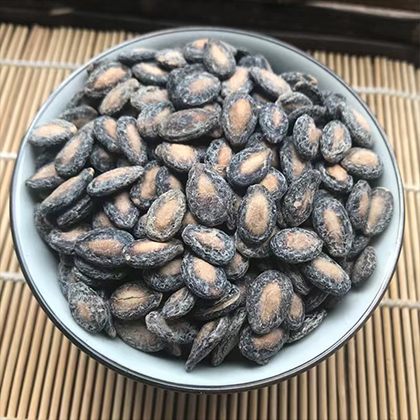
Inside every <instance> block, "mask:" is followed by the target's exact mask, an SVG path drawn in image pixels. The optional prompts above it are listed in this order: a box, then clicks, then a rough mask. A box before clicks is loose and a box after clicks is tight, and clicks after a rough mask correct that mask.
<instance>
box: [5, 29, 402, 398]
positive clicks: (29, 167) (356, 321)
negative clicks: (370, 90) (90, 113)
mask: <svg viewBox="0 0 420 420" xmlns="http://www.w3.org/2000/svg"><path fill="white" fill-rule="evenodd" d="M203 37H217V38H219V39H222V40H225V41H227V42H229V43H231V44H233V45H235V46H237V47H240V46H241V47H245V48H246V49H248V50H249V51H251V52H255V53H256V52H258V53H261V54H263V55H264V56H266V57H267V58H268V60H269V61H270V63H271V64H272V66H273V69H274V71H275V72H278V73H280V72H284V71H290V70H299V71H303V72H307V73H310V74H312V75H314V76H315V77H316V78H317V79H318V81H319V85H320V88H321V89H323V90H331V91H334V92H338V93H341V94H343V95H345V96H346V97H347V100H348V102H349V103H350V105H352V106H353V107H355V108H356V109H357V110H358V111H360V112H361V113H362V114H363V115H364V116H365V117H367V119H368V120H369V122H370V125H371V127H372V132H373V136H374V137H375V139H376V145H375V148H374V150H375V151H376V152H377V153H378V154H379V155H380V156H381V158H382V159H383V162H384V165H385V168H386V171H385V173H384V174H383V176H382V177H381V178H380V179H379V181H378V185H382V186H385V187H386V188H388V189H389V190H391V192H392V193H393V195H394V199H395V213H394V216H393V218H392V221H391V224H390V226H389V227H388V229H387V230H386V231H385V232H384V233H383V235H382V236H381V237H380V238H378V239H377V240H375V241H374V246H375V249H376V251H377V254H378V260H379V264H378V266H377V268H376V270H375V272H374V274H373V276H372V278H371V279H370V280H369V282H368V283H367V284H366V285H365V286H364V287H363V288H361V289H360V290H352V291H351V292H350V293H349V294H348V295H347V296H346V297H345V298H344V299H343V301H342V302H341V304H340V305H339V306H338V308H336V309H335V310H333V311H331V312H330V314H329V315H328V317H327V318H326V319H325V321H324V322H323V323H322V324H321V326H320V327H319V328H318V329H317V330H315V331H314V332H313V333H311V334H310V335H308V336H307V337H306V338H304V339H303V340H301V341H299V342H297V343H295V344H294V345H292V346H285V347H284V348H283V349H282V351H281V352H280V353H279V354H278V355H277V356H276V357H275V358H274V359H273V360H272V362H271V363H269V364H268V365H267V366H257V365H254V364H253V363H250V362H245V361H234V360H227V361H226V362H225V363H224V364H223V365H222V366H220V367H218V368H213V367H211V366H210V365H209V364H206V363H204V364H200V365H199V366H198V367H197V368H196V369H195V370H194V371H193V372H191V373H186V372H185V370H184V363H183V361H182V360H176V359H172V358H167V357H162V356H161V355H160V354H159V355H154V354H147V353H142V352H140V351H137V350H135V349H133V348H131V347H129V346H128V345H126V344H124V343H123V342H122V341H121V340H119V339H115V340H111V339H109V338H107V337H106V336H105V335H102V334H99V335H92V334H89V333H87V332H86V331H84V330H83V329H81V328H80V327H79V326H78V325H77V324H76V323H75V322H74V321H73V319H72V317H71V315H70V312H69V310H68V306H67V302H66V300H65V299H64V297H63V296H62V294H61V292H60V289H59V286H58V282H57V260H56V257H55V256H54V255H53V253H52V252H51V251H50V250H49V249H48V247H47V246H46V245H45V244H44V243H43V241H42V240H41V239H40V237H39V236H38V234H37V232H36V229H35V226H34V223H33V206H34V200H33V198H32V196H31V195H30V193H29V191H28V189H27V188H26V187H25V184H24V181H25V180H26V179H27V178H28V177H29V176H30V175H32V174H33V172H34V170H35V167H34V154H33V151H32V148H31V147H30V145H29V144H28V142H27V139H26V138H25V139H24V141H23V145H22V147H21V150H20V153H19V157H18V160H17V163H16V169H15V175H14V180H13V187H12V225H13V234H14V239H15V244H16V248H17V251H18V254H19V258H20V261H21V265H22V268H23V271H24V273H25V275H26V277H27V279H28V282H29V283H30V285H31V287H32V289H33V291H34V292H35V294H36V295H37V298H38V300H39V301H40V303H41V304H42V306H43V307H44V309H45V310H46V311H47V313H48V314H49V315H50V317H51V318H52V319H53V320H54V322H55V323H56V324H57V325H58V326H59V327H60V328H61V330H62V331H63V332H64V333H66V334H67V336H69V337H70V338H71V339H72V341H74V342H75V343H76V344H77V345H78V346H80V347H82V348H83V349H84V350H85V351H87V352H88V353H89V354H90V355H92V356H94V357H95V358H97V359H98V360H99V361H101V362H103V363H105V364H107V365H108V366H111V367H113V368H114V369H117V370H119V371H120V372H122V373H124V374H126V375H128V376H132V377H134V378H136V379H139V380H143V381H146V382H150V383H153V384H155V385H160V386H166V387H171V388H176V389H179V390H183V389H184V390H207V391H212V390H213V391H223V390H239V389H245V388H249V387H256V386H259V385H262V384H265V383H269V382H273V381H276V380H279V379H282V378H285V377H287V376H290V375H293V374H295V373H297V372H299V371H301V370H303V369H306V368H308V367H309V366H310V365H312V364H314V363H316V362H318V361H320V360H321V359H322V358H324V357H326V356H327V355H328V354H329V353H331V352H332V351H333V350H334V349H336V348H337V347H339V345H341V344H343V343H344V342H345V341H346V340H347V339H348V338H349V337H350V336H351V335H352V334H353V333H354V332H355V331H356V329H357V328H358V327H359V326H360V325H361V324H362V323H363V321H364V320H365V319H366V317H367V316H368V315H369V313H370V312H371V310H372V309H373V308H374V307H375V306H376V304H377V303H378V302H379V300H380V298H381V296H382V294H383V292H384V290H385V288H386V286H387V284H388V282H389V279H390V277H391V275H392V272H393V269H394V267H395V264H396V260H397V258H398V254H399V249H400V244H401V237H402V226H403V199H402V192H401V191H402V190H401V183H400V176H399V172H398V168H397V166H396V163H395V158H394V157H393V154H392V152H391V150H390V147H389V145H388V143H387V142H386V140H385V138H384V136H383V134H382V132H381V131H380V129H379V127H378V125H377V123H376V121H375V120H374V119H373V118H372V116H371V115H370V113H369V112H368V111H367V109H366V108H365V106H364V105H363V104H362V103H361V102H360V100H359V99H358V98H357V96H356V95H355V94H354V93H352V91H351V90H349V88H347V87H346V86H345V84H344V83H343V82H342V81H341V80H340V79H339V78H337V77H336V76H334V75H333V74H332V73H330V72H329V71H327V70H326V69H325V68H324V67H323V66H321V65H320V64H319V63H317V62H315V61H314V60H312V59H309V58H308V57H307V56H306V55H305V54H303V53H301V52H299V51H297V50H295V49H293V48H291V47H289V46H287V45H284V44H281V43H279V42H277V41H275V40H272V39H270V38H266V37H263V36H259V35H255V34H250V33H245V32H240V31H233V30H232V31H230V30H222V29H220V30H219V29H200V28H197V29H183V30H181V29H179V30H172V31H166V32H162V33H157V34H151V35H146V36H145V37H142V38H140V39H138V40H132V41H129V42H127V43H125V44H122V45H120V46H118V47H115V48H113V49H112V50H110V51H108V52H106V53H104V54H102V57H106V58H110V57H115V56H116V55H117V54H118V53H120V52H121V51H123V50H127V49H130V48H133V47H149V48H156V49H161V48H168V47H177V46H181V45H183V44H185V43H186V42H189V41H191V40H194V39H197V38H203ZM86 77H87V73H86V70H85V68H84V67H83V68H82V69H81V70H79V71H77V72H75V73H74V74H73V75H72V76H71V77H70V78H69V79H68V80H67V81H65V82H64V83H63V84H62V85H61V86H60V87H59V88H58V89H57V90H56V91H55V92H54V93H53V95H52V96H51V97H50V99H49V101H48V102H47V104H46V105H44V107H43V108H42V109H41V111H40V112H39V113H38V115H37V116H36V118H35V120H34V122H33V124H32V126H37V125H39V124H41V123H44V122H47V121H49V120H51V119H52V118H54V117H56V116H58V115H59V114H60V113H61V112H62V111H63V110H64V108H65V106H66V104H67V102H68V101H69V100H70V99H71V97H72V96H73V95H74V93H75V92H76V91H78V90H79V89H80V88H81V87H82V85H83V83H84V81H85V80H86Z"/></svg>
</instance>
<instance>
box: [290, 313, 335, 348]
mask: <svg viewBox="0 0 420 420" xmlns="http://www.w3.org/2000/svg"><path fill="white" fill-rule="evenodd" d="M326 316H327V311H326V310H325V309H321V310H320V311H318V312H313V313H311V314H309V315H306V316H305V319H304V320H303V324H302V326H301V327H300V328H299V329H298V330H295V331H290V334H289V337H288V338H287V339H286V343H288V344H290V343H294V342H295V341H298V340H301V339H302V338H303V337H306V336H307V335H308V334H309V333H311V332H312V331H313V330H314V329H315V328H317V327H318V326H319V325H320V324H321V322H322V321H323V320H324V319H325V317H326Z"/></svg>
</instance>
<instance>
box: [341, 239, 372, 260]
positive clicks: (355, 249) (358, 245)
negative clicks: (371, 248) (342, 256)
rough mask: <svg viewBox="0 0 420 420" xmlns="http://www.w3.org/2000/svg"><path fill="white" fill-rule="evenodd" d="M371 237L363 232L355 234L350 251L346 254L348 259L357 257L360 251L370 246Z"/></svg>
mask: <svg viewBox="0 0 420 420" xmlns="http://www.w3.org/2000/svg"><path fill="white" fill-rule="evenodd" d="M369 242H370V237H369V236H365V235H363V234H357V235H355V237H354V239H353V242H352V244H351V248H350V251H349V253H348V254H347V255H346V259H348V260H352V259H354V258H357V257H358V256H359V255H360V253H361V252H362V251H363V250H364V249H365V248H366V247H367V246H368V244H369Z"/></svg>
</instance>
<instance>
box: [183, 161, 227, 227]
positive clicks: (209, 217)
mask: <svg viewBox="0 0 420 420" xmlns="http://www.w3.org/2000/svg"><path fill="white" fill-rule="evenodd" d="M185 191H186V196H187V201H188V206H189V209H190V211H191V213H192V214H193V215H194V217H196V218H197V219H198V220H199V221H201V223H203V224H204V225H206V226H210V227H213V226H217V225H220V224H222V223H223V222H225V221H226V220H227V218H228V207H229V203H230V200H231V196H232V191H231V189H230V187H229V185H228V184H227V182H226V181H225V180H224V179H223V178H222V177H221V176H220V175H218V174H217V173H216V172H215V171H213V170H211V169H210V168H208V167H206V166H205V165H202V164H196V165H194V166H193V167H192V169H191V170H190V172H189V173H188V180H187V184H186V188H185Z"/></svg>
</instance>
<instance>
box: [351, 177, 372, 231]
mask: <svg viewBox="0 0 420 420" xmlns="http://www.w3.org/2000/svg"><path fill="white" fill-rule="evenodd" d="M371 195H372V190H371V188H370V185H369V183H368V182H367V181H365V180H363V179H361V180H359V181H357V183H356V184H355V185H354V187H353V188H352V190H351V192H350V194H349V196H348V198H347V202H346V210H347V214H348V215H349V218H350V221H351V223H352V225H353V227H354V228H355V229H363V227H364V226H365V224H366V221H367V217H368V215H369V210H370V205H371Z"/></svg>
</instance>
